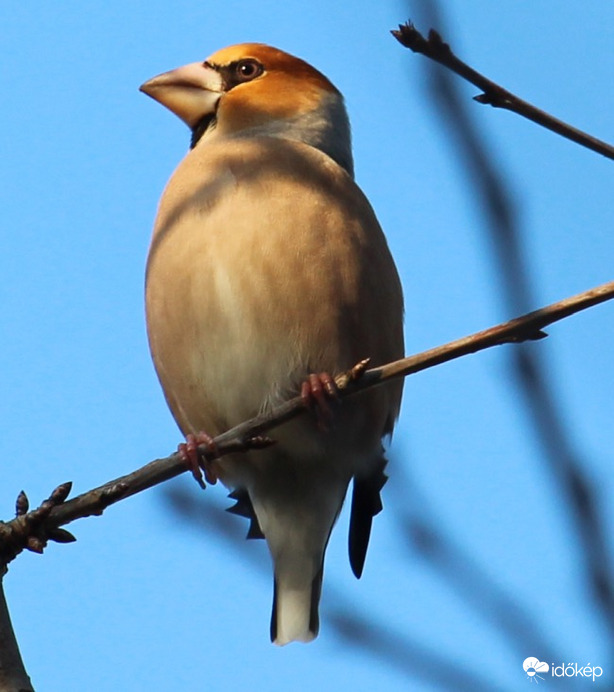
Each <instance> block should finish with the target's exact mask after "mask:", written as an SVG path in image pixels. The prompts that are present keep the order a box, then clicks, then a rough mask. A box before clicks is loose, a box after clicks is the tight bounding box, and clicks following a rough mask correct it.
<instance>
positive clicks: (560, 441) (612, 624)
mask: <svg viewBox="0 0 614 692" xmlns="http://www.w3.org/2000/svg"><path fill="white" fill-rule="evenodd" d="M423 5H424V6H425V9H426V10H427V13H428V15H429V17H428V22H429V24H430V25H431V26H434V25H436V26H441V25H442V16H441V13H440V9H439V3H438V2H436V0H428V2H424V3H423ZM422 40H424V39H422ZM418 41H419V39H418ZM437 42H439V43H442V42H441V39H440V38H439V37H437V38H436V39H435V43H437ZM448 50H449V49H448ZM444 52H445V51H444ZM456 60H457V59H456V58H454V61H456ZM438 62H440V61H439V60H438ZM458 63H460V61H458ZM444 64H446V66H448V65H447V63H445V62H444ZM460 64H462V63H460ZM467 69H469V70H470V69H471V68H467ZM454 71H457V70H454ZM475 74H477V73H475ZM463 76H465V75H463ZM479 76H480V77H481V75H479ZM486 81H488V80H486ZM457 84H458V80H456V79H453V78H452V77H451V74H450V72H449V71H447V70H435V69H432V70H431V87H432V92H433V96H434V99H435V100H436V102H437V108H436V111H437V113H438V114H440V115H441V116H442V119H443V122H444V123H445V125H446V126H447V128H448V132H449V134H450V136H451V137H453V138H454V140H455V143H456V144H457V147H458V151H459V153H460V154H461V155H462V157H464V160H463V163H464V164H465V165H466V167H467V169H468V170H469V171H470V172H471V174H472V175H471V176H469V179H470V180H471V182H472V189H471V198H472V199H476V200H478V203H479V204H480V205H481V208H482V210H483V213H484V216H485V220H486V222H487V229H488V234H489V236H490V238H491V239H492V240H493V242H494V245H493V247H494V249H495V251H496V275H497V277H500V280H501V287H502V289H503V291H504V295H505V298H506V303H507V308H508V309H511V310H512V311H513V312H523V311H524V310H526V308H527V306H528V305H530V304H532V303H534V302H535V299H534V297H533V296H532V291H531V285H530V279H529V276H530V273H529V271H528V270H527V263H526V261H525V257H524V253H523V252H522V243H521V234H520V231H519V224H518V219H517V214H516V213H515V207H514V205H513V204H512V202H511V195H510V192H509V184H508V183H507V181H506V180H505V178H504V175H503V173H502V171H501V165H500V162H499V161H497V160H495V159H494V157H493V156H492V154H491V153H490V152H489V150H488V147H487V145H486V143H485V137H484V134H483V132H481V131H480V130H479V128H478V127H477V125H476V123H475V121H474V120H473V118H472V117H471V114H470V111H469V109H468V108H467V105H466V101H465V99H464V98H463V97H462V95H461V94H460V91H459V89H458V87H457ZM495 86H496V85H495ZM506 93H507V92H506ZM600 153H603V152H600ZM476 191H477V193H478V194H475V193H476ZM541 356H542V351H541V350H535V349H531V350H528V349H526V348H524V347H522V346H521V347H519V348H518V349H515V350H514V351H512V352H511V353H510V358H511V365H512V368H513V373H514V377H515V381H516V383H517V386H518V389H519V391H520V393H521V395H522V396H523V397H524V398H525V401H526V407H525V410H526V411H528V413H529V423H530V424H531V425H532V426H533V429H534V432H535V435H536V437H537V440H538V442H539V443H540V445H541V448H542V453H543V457H544V460H545V461H546V464H547V466H548V468H549V470H550V472H551V473H552V477H553V479H554V480H555V482H556V484H557V489H558V491H559V493H560V495H561V497H562V501H563V505H564V507H566V508H568V509H569V514H570V518H571V525H572V526H573V528H574V529H575V531H576V534H577V537H578V546H579V548H580V550H581V553H582V562H581V564H582V566H583V568H584V570H585V578H586V582H587V584H588V586H589V592H590V594H591V597H592V598H593V600H594V603H595V606H596V608H595V612H596V614H597V615H598V616H599V617H602V618H603V620H604V621H605V623H606V626H607V628H608V635H609V644H610V646H611V647H612V648H613V649H614V578H613V576H612V570H611V558H610V551H609V547H608V540H607V534H606V529H605V525H604V520H603V518H602V516H601V513H600V511H599V503H598V495H597V488H596V487H595V486H594V485H593V483H592V482H591V481H590V480H589V478H588V476H587V474H586V472H585V470H584V469H585V461H584V460H583V459H582V456H581V455H580V454H579V453H578V451H577V450H576V449H575V446H574V444H573V443H572V438H571V433H570V430H569V426H567V425H566V424H565V422H564V420H563V416H562V415H561V412H560V410H559V404H558V400H557V398H556V396H555V394H554V392H553V389H552V382H551V379H550V378H549V377H547V375H546V367H545V362H544V359H543V358H542V357H541Z"/></svg>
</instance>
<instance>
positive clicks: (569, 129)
mask: <svg viewBox="0 0 614 692" xmlns="http://www.w3.org/2000/svg"><path fill="white" fill-rule="evenodd" d="M391 33H392V35H393V36H394V37H395V38H396V39H397V40H398V41H399V43H401V44H402V45H403V46H405V47H406V48H409V49H410V50H412V51H414V53H422V55H425V56H426V57H427V58H430V59H431V60H434V61H435V62H438V63H440V64H441V65H444V67H447V68H448V69H450V70H452V71H453V72H456V74H458V75H460V76H461V77H462V78H463V79H466V80H467V81H468V82H471V84H474V85H475V86H477V87H478V88H479V89H482V91H483V92H484V93H482V94H479V95H478V96H475V97H474V99H475V100H476V101H477V102H478V103H484V104H490V105H491V106H494V107H495V108H505V109H507V110H509V111H512V112H514V113H517V114H518V115H522V116H524V117H525V118H528V119H529V120H532V121H533V122H535V123H537V124H538V125H541V126H542V127H546V128H547V129H549V130H552V131H553V132H556V133H557V134H559V135H561V136H562V137H566V138H567V139H570V140H571V141H572V142H576V143H577V144H581V145H582V146H583V147H586V148H587V149H592V150H593V151H596V152H597V153H598V154H602V155H603V156H606V157H607V158H609V159H614V146H612V145H611V144H608V143H607V142H603V141H601V140H600V139H597V138H596V137H593V136H592V135H589V134H587V133H586V132H583V131H582V130H578V129H577V128H575V127H573V126H571V125H569V124H567V123H565V122H563V121H562V120H559V119H558V118H555V117H554V116H552V115H550V114H549V113H546V112H545V111H542V110H540V109H539V108H536V107H535V106H533V105H531V104H530V103H528V102H527V101H523V100H522V99H521V98H519V97H518V96H516V95H515V94H512V93H511V92H510V91H507V89H504V88H503V87H501V86H499V85H498V84H496V83H495V82H493V81H491V80H490V79H488V78H487V77H485V76H484V75H483V74H480V73H479V72H477V71H476V70H474V69H473V68H472V67H470V66H469V65H467V63H464V62H463V61H462V60H460V59H459V58H457V57H456V55H454V53H453V52H452V49H451V48H450V46H449V45H448V44H447V43H445V41H444V40H443V39H442V38H441V36H440V35H439V33H437V31H435V30H434V29H431V30H430V31H429V33H428V37H427V38H424V36H423V35H422V34H421V33H420V32H419V31H418V30H417V29H416V27H415V26H414V25H413V24H412V23H411V22H407V24H400V25H399V28H398V29H395V30H393V31H392V32H391Z"/></svg>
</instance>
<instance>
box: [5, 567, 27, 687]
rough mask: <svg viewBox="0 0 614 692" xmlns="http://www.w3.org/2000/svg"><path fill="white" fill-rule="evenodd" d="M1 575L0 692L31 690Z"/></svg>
mask: <svg viewBox="0 0 614 692" xmlns="http://www.w3.org/2000/svg"><path fill="white" fill-rule="evenodd" d="M3 576H4V575H2V576H0V692H33V689H34V688H33V687H32V684H31V682H30V678H29V677H28V674H27V673H26V669H25V668H24V665H23V661H22V658H21V654H20V653H19V647H18V646H17V640H16V639H15V633H14V631H13V625H12V624H11V617H10V615H9V611H8V608H7V606H6V599H5V598H4V586H3Z"/></svg>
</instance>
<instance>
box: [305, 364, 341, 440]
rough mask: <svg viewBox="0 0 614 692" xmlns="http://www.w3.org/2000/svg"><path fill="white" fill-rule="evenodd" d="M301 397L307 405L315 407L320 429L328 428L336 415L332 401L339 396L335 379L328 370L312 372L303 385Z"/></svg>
mask: <svg viewBox="0 0 614 692" xmlns="http://www.w3.org/2000/svg"><path fill="white" fill-rule="evenodd" d="M301 398H302V400H303V403H304V404H305V406H307V407H309V408H313V409H315V412H316V417H317V419H318V426H319V427H320V429H321V430H327V429H328V428H329V427H330V424H331V423H332V421H333V417H334V415H333V414H334V411H333V408H332V406H331V401H333V402H334V401H337V400H338V398H339V390H338V388H337V384H336V383H335V380H334V379H333V378H332V377H331V376H330V375H329V374H328V373H327V372H321V373H317V374H316V373H311V374H310V375H309V377H308V378H307V379H306V380H305V381H304V382H303V384H302V386H301Z"/></svg>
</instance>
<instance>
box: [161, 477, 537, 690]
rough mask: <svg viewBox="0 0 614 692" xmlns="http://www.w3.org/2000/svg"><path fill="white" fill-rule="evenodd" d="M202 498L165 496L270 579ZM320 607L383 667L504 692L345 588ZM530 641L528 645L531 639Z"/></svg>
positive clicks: (437, 682)
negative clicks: (373, 612) (375, 614)
mask: <svg viewBox="0 0 614 692" xmlns="http://www.w3.org/2000/svg"><path fill="white" fill-rule="evenodd" d="M202 497H203V496H202V495H201V494H196V492H195V491H190V490H189V489H187V488H183V487H182V488H178V487H177V486H172V487H169V486H167V488H166V490H165V492H164V499H165V501H166V502H167V505H168V508H169V509H170V510H171V511H172V512H173V513H174V514H175V515H176V516H178V517H179V518H180V519H182V520H183V522H184V524H185V528H187V529H191V530H194V529H196V530H198V532H199V535H201V536H203V537H204V536H207V537H210V536H214V537H215V540H218V541H219V540H222V541H223V542H224V546H225V548H227V547H228V546H231V547H232V548H233V549H234V550H235V551H236V554H237V555H238V556H240V557H241V559H243V560H247V561H248V562H249V563H250V565H251V566H252V567H253V568H261V569H262V571H263V572H264V571H266V573H267V574H269V575H270V565H269V562H268V560H266V558H265V553H264V551H255V550H254V551H248V550H246V549H245V548H246V546H245V542H246V541H245V538H244V531H243V530H242V526H241V528H238V527H239V523H238V522H237V521H235V520H234V517H231V516H230V515H229V514H227V513H226V512H222V511H220V507H219V506H217V505H214V503H212V502H203V500H202ZM262 558H265V559H262ZM322 609H323V611H325V612H326V618H327V620H328V623H327V626H330V628H331V629H332V631H334V632H335V634H336V635H337V636H338V637H340V638H341V639H342V640H344V641H346V642H348V643H349V644H351V645H352V646H354V647H355V648H357V649H362V651H364V653H365V655H370V656H372V657H373V658H374V659H375V660H377V661H378V662H379V663H380V664H381V663H385V664H388V665H389V666H392V667H394V668H396V669H397V670H399V671H400V672H401V673H403V674H405V675H407V676H408V677H411V678H419V679H420V680H422V681H425V682H426V683H428V684H429V686H432V687H434V688H441V689H444V690H454V691H455V692H463V691H465V690H467V691H469V690H471V692H481V691H484V692H486V691H488V692H505V688H504V687H497V686H496V685H494V684H493V683H492V681H491V680H489V679H485V678H483V677H482V674H481V673H477V672H473V671H471V670H470V669H469V667H468V666H467V665H466V664H465V663H464V662H459V661H456V660H455V659H454V657H452V656H448V655H446V654H445V653H442V652H441V651H439V650H437V649H436V648H435V647H430V646H428V645H426V644H424V643H423V642H421V641H420V633H418V634H417V635H416V634H414V635H413V636H412V635H410V634H409V633H408V632H405V631H401V630H396V631H395V630H394V629H393V627H392V624H391V622H390V621H387V622H384V621H382V620H379V621H378V620H377V619H376V618H375V617H373V616H370V615H367V614H365V613H364V609H361V606H360V604H357V603H356V602H355V601H352V600H350V599H349V598H348V597H347V594H346V593H345V592H344V591H343V590H341V589H339V588H335V586H334V585H333V584H331V583H330V582H329V583H328V585H327V587H326V588H325V590H324V597H323V602H322ZM361 610H362V612H361ZM527 641H528V643H530V641H531V640H530V639H529V640H527ZM527 646H528V644H527ZM529 648H530V647H529ZM531 650H533V649H531ZM474 663H475V662H474ZM478 665H479V662H478Z"/></svg>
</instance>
